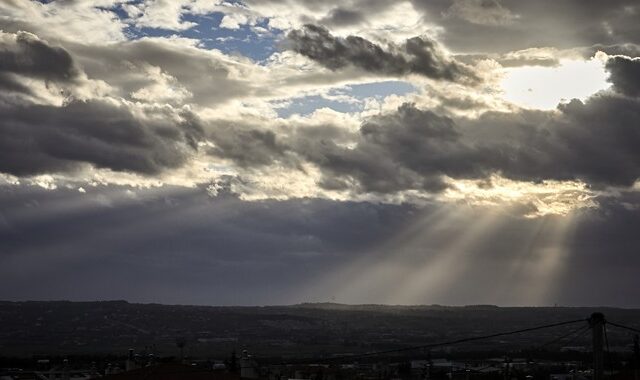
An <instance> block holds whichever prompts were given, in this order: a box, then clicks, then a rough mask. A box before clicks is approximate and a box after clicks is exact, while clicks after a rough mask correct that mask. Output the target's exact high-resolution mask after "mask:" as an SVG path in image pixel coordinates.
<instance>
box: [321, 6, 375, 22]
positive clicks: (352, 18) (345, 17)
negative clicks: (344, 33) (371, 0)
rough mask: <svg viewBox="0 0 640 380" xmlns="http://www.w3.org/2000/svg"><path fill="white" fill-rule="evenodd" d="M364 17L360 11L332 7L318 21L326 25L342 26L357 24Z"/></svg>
mask: <svg viewBox="0 0 640 380" xmlns="http://www.w3.org/2000/svg"><path fill="white" fill-rule="evenodd" d="M365 19H366V16H365V15H364V14H362V12H360V11H357V10H353V9H345V8H334V9H332V10H331V11H330V12H329V14H328V15H327V16H325V17H324V18H323V19H322V20H320V23H321V24H323V25H328V26H344V25H355V24H359V23H361V22H363V21H364V20H365Z"/></svg>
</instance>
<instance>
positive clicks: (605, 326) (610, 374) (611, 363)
mask: <svg viewBox="0 0 640 380" xmlns="http://www.w3.org/2000/svg"><path fill="white" fill-rule="evenodd" d="M602 328H603V330H604V342H605V344H606V346H607V359H609V371H610V372H609V377H611V376H613V360H612V358H611V349H610V348H609V336H608V335H607V324H606V323H605V324H604V326H602Z"/></svg>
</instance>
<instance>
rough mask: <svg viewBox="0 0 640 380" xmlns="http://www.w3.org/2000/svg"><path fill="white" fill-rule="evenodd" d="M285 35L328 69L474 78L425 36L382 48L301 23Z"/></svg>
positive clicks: (466, 69) (460, 78) (296, 47)
mask: <svg viewBox="0 0 640 380" xmlns="http://www.w3.org/2000/svg"><path fill="white" fill-rule="evenodd" d="M287 37H288V40H289V43H290V44H291V49H292V50H294V51H296V52H297V53H300V54H302V55H304V56H306V57H308V58H310V59H312V60H314V61H316V62H318V63H320V64H321V65H323V66H325V67H327V68H329V69H331V70H338V69H342V68H345V67H348V66H354V67H357V68H359V69H362V70H365V71H367V72H371V73H376V74H382V75H406V74H419V75H424V76H426V77H428V78H433V79H442V80H449V81H464V80H466V81H473V80H476V79H477V78H476V77H475V75H474V74H473V72H472V71H471V70H470V69H469V68H468V67H466V66H464V65H462V64H460V63H458V62H455V61H453V60H451V59H449V58H448V57H446V56H445V54H444V53H443V52H442V51H441V50H440V48H439V47H438V45H437V44H436V42H434V41H433V40H430V39H427V38H426V37H413V38H410V39H408V40H406V41H405V42H404V44H402V45H400V46H396V45H394V44H389V45H388V46H387V47H383V46H380V45H378V44H375V43H373V42H371V41H369V40H366V39H364V38H362V37H359V36H348V37H346V38H339V37H335V36H333V35H332V34H331V33H330V32H329V30H327V29H326V28H324V27H322V26H318V25H305V26H304V28H303V29H299V30H293V31H291V32H289V34H288V36H287Z"/></svg>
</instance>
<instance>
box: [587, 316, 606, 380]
mask: <svg viewBox="0 0 640 380" xmlns="http://www.w3.org/2000/svg"><path fill="white" fill-rule="evenodd" d="M589 326H591V333H592V336H593V380H604V376H603V368H604V349H603V338H602V337H603V332H604V314H602V313H593V314H591V318H589Z"/></svg>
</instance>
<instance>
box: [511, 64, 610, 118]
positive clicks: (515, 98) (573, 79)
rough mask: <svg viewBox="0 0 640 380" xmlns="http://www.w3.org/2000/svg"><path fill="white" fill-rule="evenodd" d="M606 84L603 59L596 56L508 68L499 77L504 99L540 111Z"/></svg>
mask: <svg viewBox="0 0 640 380" xmlns="http://www.w3.org/2000/svg"><path fill="white" fill-rule="evenodd" d="M608 86H609V84H608V83H607V73H606V71H605V69H604V62H603V61H602V60H601V59H600V58H599V57H597V56H596V57H594V58H592V59H591V60H588V61H579V60H562V61H560V65H559V66H557V67H542V66H524V67H514V68H508V69H505V76H504V79H503V80H502V89H503V91H504V98H505V99H506V100H507V101H510V102H512V103H514V104H516V105H519V106H521V107H524V108H533V109H542V110H551V109H554V108H556V106H557V105H558V103H561V102H566V101H569V100H571V99H574V98H577V99H580V100H585V99H586V98H588V97H589V96H591V95H593V94H595V93H596V92H598V91H600V90H604V89H605V88H607V87H608Z"/></svg>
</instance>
